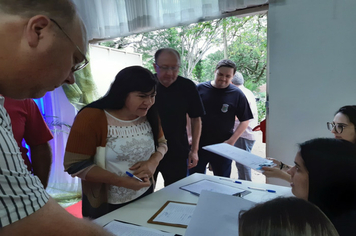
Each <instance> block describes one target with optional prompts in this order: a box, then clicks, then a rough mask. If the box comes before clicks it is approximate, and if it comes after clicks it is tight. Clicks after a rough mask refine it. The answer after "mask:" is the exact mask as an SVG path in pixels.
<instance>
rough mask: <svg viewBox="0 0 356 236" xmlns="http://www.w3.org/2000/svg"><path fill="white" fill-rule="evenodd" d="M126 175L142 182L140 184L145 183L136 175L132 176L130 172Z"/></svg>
mask: <svg viewBox="0 0 356 236" xmlns="http://www.w3.org/2000/svg"><path fill="white" fill-rule="evenodd" d="M126 174H127V175H128V176H130V177H132V178H135V179H137V180H138V181H140V182H143V180H142V179H140V178H139V177H137V176H136V175H133V174H131V173H130V172H128V171H126Z"/></svg>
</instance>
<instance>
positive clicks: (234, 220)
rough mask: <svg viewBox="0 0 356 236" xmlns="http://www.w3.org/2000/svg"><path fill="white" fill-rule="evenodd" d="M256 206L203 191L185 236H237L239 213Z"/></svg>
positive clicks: (243, 200) (240, 199) (227, 196)
mask: <svg viewBox="0 0 356 236" xmlns="http://www.w3.org/2000/svg"><path fill="white" fill-rule="evenodd" d="M254 205H255V203H254V202H251V201H248V200H246V199H243V198H240V197H235V196H230V195H225V194H220V193H214V192H210V191H202V193H201V195H200V197H199V201H198V204H197V206H196V208H195V211H194V213H193V216H192V219H191V220H190V223H189V225H188V228H187V231H186V232H185V234H184V235H185V236H196V235H204V236H216V235H224V236H237V235H238V233H239V224H238V219H239V213H240V211H241V210H248V209H250V208H251V207H253V206H254Z"/></svg>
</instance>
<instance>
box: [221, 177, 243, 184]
mask: <svg viewBox="0 0 356 236" xmlns="http://www.w3.org/2000/svg"><path fill="white" fill-rule="evenodd" d="M220 180H225V181H229V182H233V183H237V184H242V182H240V181H236V180H232V179H224V178H220Z"/></svg>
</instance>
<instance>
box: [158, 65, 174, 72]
mask: <svg viewBox="0 0 356 236" xmlns="http://www.w3.org/2000/svg"><path fill="white" fill-rule="evenodd" d="M156 66H157V67H158V68H159V69H160V70H161V71H163V72H167V71H169V70H171V71H172V72H177V71H178V70H179V67H180V66H173V67H169V66H159V65H157V64H156Z"/></svg>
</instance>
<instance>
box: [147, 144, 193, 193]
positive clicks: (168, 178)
mask: <svg viewBox="0 0 356 236" xmlns="http://www.w3.org/2000/svg"><path fill="white" fill-rule="evenodd" d="M187 158H188V153H186V154H181V155H177V154H175V153H172V152H171V153H170V152H169V151H168V152H167V153H166V155H165V156H164V157H163V159H162V160H161V161H160V163H159V165H158V167H157V169H156V172H155V173H154V175H153V178H154V179H155V181H157V176H158V173H159V172H161V174H162V177H163V180H164V186H165V187H166V186H168V185H170V184H172V183H174V182H176V181H178V180H181V179H183V178H185V177H187V168H188V166H187Z"/></svg>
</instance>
